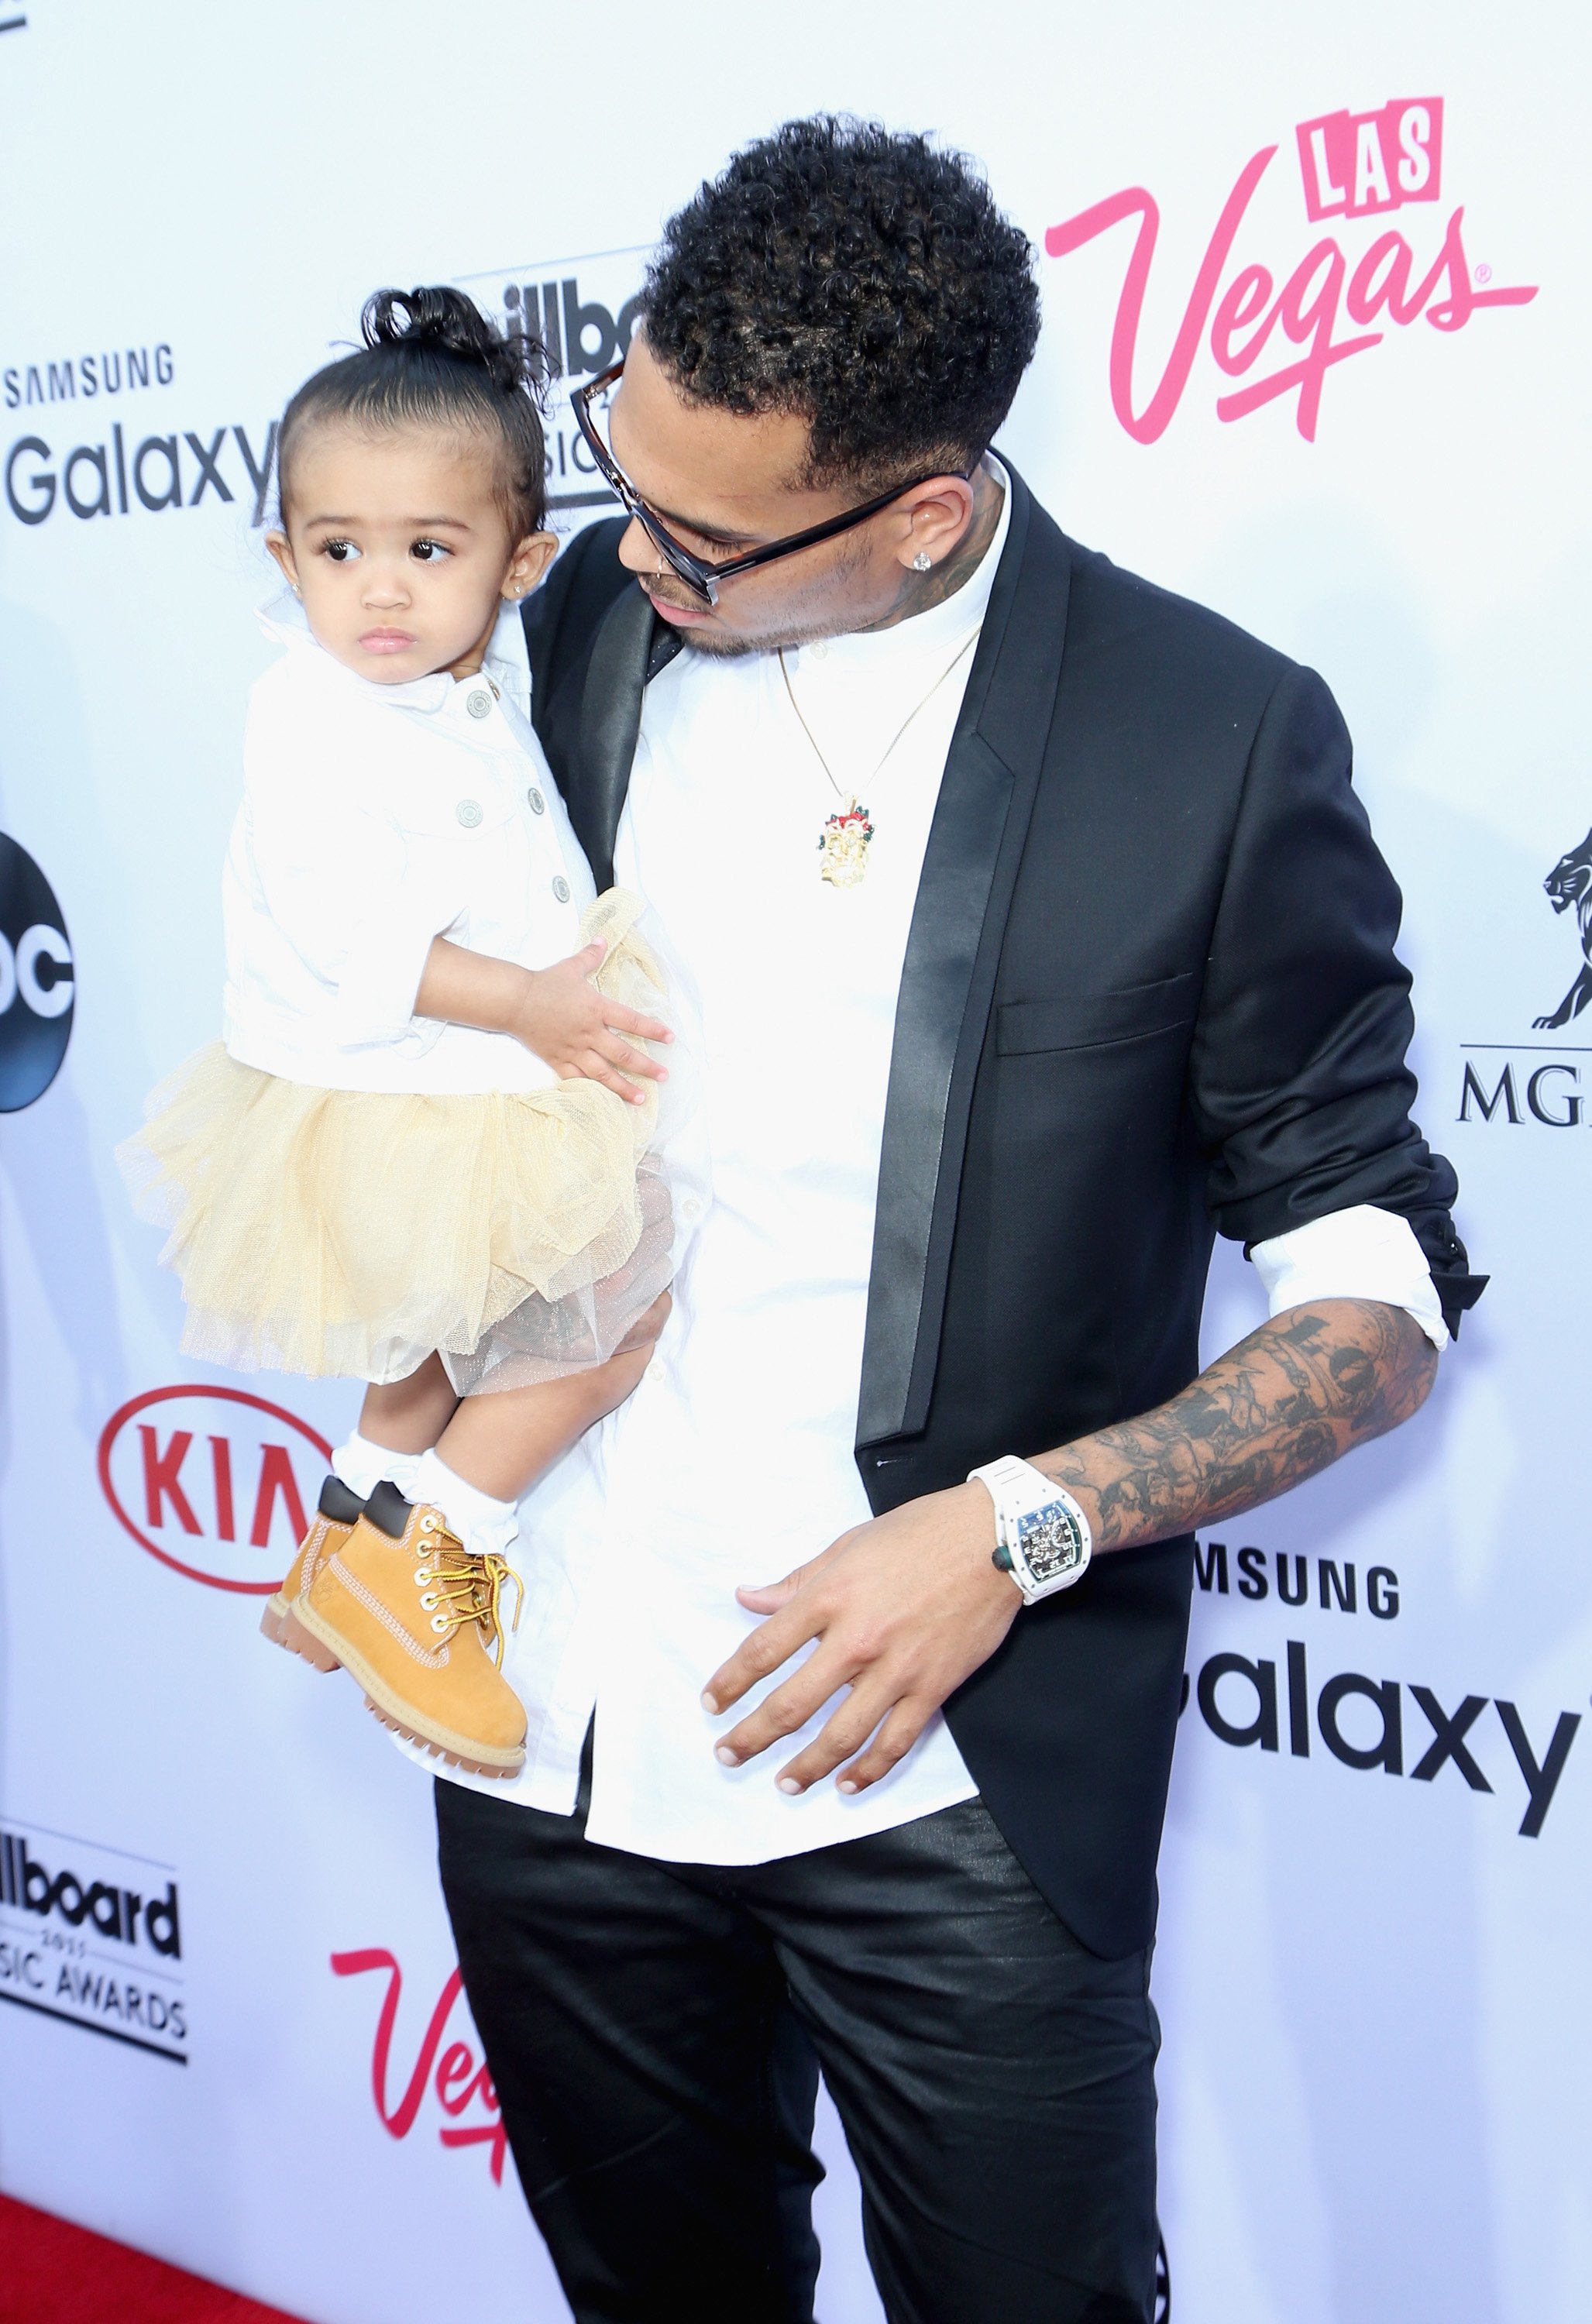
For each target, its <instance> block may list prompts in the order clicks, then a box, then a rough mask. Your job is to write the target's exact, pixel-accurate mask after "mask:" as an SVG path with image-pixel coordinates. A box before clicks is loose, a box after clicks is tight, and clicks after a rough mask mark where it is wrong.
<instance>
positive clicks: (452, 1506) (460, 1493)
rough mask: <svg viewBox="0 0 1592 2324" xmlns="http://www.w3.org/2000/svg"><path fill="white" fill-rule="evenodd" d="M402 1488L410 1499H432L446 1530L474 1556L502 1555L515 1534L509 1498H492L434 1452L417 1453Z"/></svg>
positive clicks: (517, 1524) (517, 1525) (516, 1516)
mask: <svg viewBox="0 0 1592 2324" xmlns="http://www.w3.org/2000/svg"><path fill="white" fill-rule="evenodd" d="M404 1490H405V1492H406V1493H407V1495H408V1497H409V1499H410V1500H411V1501H431V1502H434V1503H435V1504H436V1506H437V1508H439V1509H440V1510H441V1511H442V1514H443V1516H444V1517H446V1519H447V1524H448V1530H449V1532H450V1533H456V1534H457V1535H458V1536H459V1539H460V1540H461V1541H462V1542H463V1543H464V1545H465V1548H466V1549H467V1550H469V1552H470V1553H471V1554H472V1555H473V1556H474V1557H481V1556H483V1555H484V1554H486V1552H487V1551H488V1550H496V1552H497V1554H498V1555H499V1556H500V1557H502V1556H505V1555H506V1554H507V1553H508V1551H509V1550H510V1549H511V1547H512V1545H513V1543H514V1540H515V1537H516V1535H518V1534H519V1531H520V1511H519V1509H518V1508H517V1507H516V1506H515V1504H514V1503H513V1502H512V1501H497V1500H494V1499H492V1495H491V1494H490V1493H483V1491H482V1490H481V1488H480V1487H479V1486H478V1485H472V1484H468V1483H466V1481H465V1479H464V1478H463V1477H460V1476H457V1475H456V1473H455V1472H454V1471H453V1470H452V1469H450V1468H449V1467H448V1465H447V1463H446V1461H444V1460H441V1459H440V1458H439V1457H438V1456H437V1453H435V1452H422V1453H421V1455H420V1457H419V1461H418V1462H417V1463H416V1467H415V1480H414V1483H413V1484H412V1485H410V1486H406V1487H405V1488H404Z"/></svg>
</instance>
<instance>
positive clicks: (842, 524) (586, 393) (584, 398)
mask: <svg viewBox="0 0 1592 2324" xmlns="http://www.w3.org/2000/svg"><path fill="white" fill-rule="evenodd" d="M623 372H624V364H623V363H622V362H621V363H616V364H612V365H611V366H610V367H609V369H608V370H607V371H603V372H599V373H598V374H597V376H596V378H595V379H593V380H588V381H587V383H586V384H585V386H584V387H577V388H576V389H575V393H574V395H573V396H572V397H571V398H570V401H571V403H572V404H573V406H574V409H575V424H576V426H577V427H578V428H579V429H580V432H581V434H582V435H583V436H584V438H585V439H586V446H587V448H588V449H589V451H590V452H591V455H592V457H593V459H594V461H595V462H596V464H597V469H598V472H599V474H600V475H602V477H603V482H604V483H605V484H608V485H609V486H610V487H611V489H612V492H613V493H614V495H615V497H616V498H617V499H618V501H619V503H620V506H621V508H622V509H623V510H624V512H625V513H626V514H627V515H628V516H632V517H634V518H635V520H636V522H637V523H638V524H639V525H640V527H641V529H642V530H643V531H644V532H645V533H646V535H647V538H648V539H649V541H650V542H651V543H652V546H653V547H654V549H657V551H658V555H659V556H660V557H661V558H663V560H664V562H665V564H666V565H667V567H668V568H669V570H670V572H671V573H673V574H675V575H676V576H677V577H678V578H679V579H680V580H682V581H683V582H684V583H685V585H686V588H687V589H689V590H690V592H691V594H692V595H693V596H694V597H696V598H698V599H699V600H700V601H701V603H702V604H704V605H716V604H718V602H719V585H720V583H721V582H722V581H729V580H732V579H733V578H734V576H735V575H736V574H738V573H750V572H752V571H753V570H754V569H755V568H756V567H758V566H759V565H772V564H773V563H774V561H775V559H776V558H779V557H794V556H795V555H796V550H797V549H814V548H815V547H816V546H817V544H818V542H819V541H821V540H833V539H834V538H835V536H836V535H837V534H838V533H842V532H850V531H851V528H852V526H853V525H857V524H863V523H865V522H866V521H867V520H868V519H869V518H870V516H877V515H878V514H879V511H880V509H887V508H888V507H889V505H890V503H891V502H892V501H898V500H899V499H900V497H901V495H902V493H910V492H916V489H917V487H918V485H919V484H927V483H928V482H929V480H930V478H931V477H933V476H943V475H957V476H960V477H961V478H962V481H963V483H964V484H965V483H967V482H969V481H970V480H971V475H972V470H971V469H965V468H953V469H947V468H929V469H927V470H925V473H924V475H921V476H913V477H911V478H910V479H909V480H908V482H907V483H906V484H892V485H891V486H890V489H889V491H888V493H879V494H878V495H877V496H876V498H874V499H873V500H870V501H864V502H863V503H862V505H861V507H860V508H853V509H844V510H842V512H841V514H840V515H839V516H832V517H827V518H826V519H825V520H824V522H823V523H822V524H813V525H809V526H808V527H807V530H805V532H793V533H791V534H789V535H788V536H787V539H784V540H767V541H765V542H764V543H763V545H762V547H761V548H760V549H748V550H747V552H746V554H745V556H744V557H727V558H724V560H723V561H722V564H714V563H713V561H712V559H711V558H705V557H697V556H695V554H694V553H693V552H692V550H690V549H687V548H686V545H685V543H684V541H679V540H676V539H675V536H674V534H673V533H672V532H670V530H668V527H667V525H666V524H664V523H662V522H661V521H659V520H658V518H657V517H656V516H654V514H653V513H652V511H651V510H650V509H649V507H648V505H647V503H646V502H645V501H644V500H643V499H642V498H641V495H640V493H639V492H638V491H637V490H636V487H635V486H634V484H631V482H630V478H629V477H628V476H627V475H625V472H624V470H623V469H622V468H621V466H620V465H619V462H618V461H617V460H616V459H615V458H614V457H613V455H612V452H611V451H610V450H609V448H608V446H607V445H606V443H604V441H603V437H602V435H601V433H600V432H599V430H598V428H597V423H596V421H595V420H594V418H593V416H592V406H593V404H594V402H595V401H596V400H597V398H598V397H599V396H600V395H606V394H607V393H608V392H609V391H610V390H611V389H612V388H613V387H614V386H616V385H617V384H618V383H619V380H620V379H621V376H622V374H623ZM974 465H975V466H976V465H977V464H976V463H975V464H974Z"/></svg>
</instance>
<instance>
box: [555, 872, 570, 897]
mask: <svg viewBox="0 0 1592 2324" xmlns="http://www.w3.org/2000/svg"><path fill="white" fill-rule="evenodd" d="M553 893H554V894H555V896H557V899H558V901H559V902H560V903H561V904H567V903H568V901H569V882H568V881H567V880H566V878H565V876H564V874H563V872H562V871H560V872H559V874H558V877H557V879H556V880H555V881H554V882H553Z"/></svg>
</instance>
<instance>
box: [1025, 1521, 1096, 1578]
mask: <svg viewBox="0 0 1592 2324" xmlns="http://www.w3.org/2000/svg"><path fill="white" fill-rule="evenodd" d="M1017 1542H1018V1545H1019V1547H1020V1549H1021V1552H1022V1555H1023V1558H1024V1561H1025V1563H1026V1565H1027V1568H1028V1571H1029V1572H1030V1573H1031V1574H1032V1575H1033V1577H1034V1582H1035V1586H1042V1585H1043V1584H1044V1583H1045V1582H1054V1581H1055V1580H1056V1579H1057V1577H1058V1575H1061V1574H1063V1573H1071V1572H1072V1568H1073V1567H1074V1566H1075V1565H1078V1564H1080V1563H1081V1562H1082V1558H1083V1535H1082V1534H1081V1531H1080V1529H1079V1526H1078V1520H1077V1518H1076V1517H1074V1516H1073V1515H1072V1511H1071V1510H1070V1509H1069V1508H1068V1507H1067V1505H1066V1503H1065V1502H1064V1501H1047V1502H1046V1503H1045V1505H1044V1508H1039V1509H1035V1510H1033V1511H1032V1512H1031V1513H1030V1514H1029V1515H1028V1516H1027V1517H1019V1518H1018V1519H1017Z"/></svg>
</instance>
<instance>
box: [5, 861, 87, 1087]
mask: <svg viewBox="0 0 1592 2324" xmlns="http://www.w3.org/2000/svg"><path fill="white" fill-rule="evenodd" d="M75 993H76V987H75V985H74V984H73V982H72V948H71V946H70V945H69V944H68V942H67V934H66V923H65V921H64V920H63V919H62V918H61V912H60V905H59V904H58V903H57V902H56V900H55V898H54V896H53V895H52V894H51V887H50V882H49V881H48V880H46V878H45V877H44V874H43V872H42V871H40V869H39V866H38V865H37V864H36V863H35V862H34V861H33V859H32V856H31V855H30V854H29V853H28V852H27V850H26V849H25V848H23V847H19V846H18V845H17V844H16V842H15V840H14V839H8V838H7V837H6V836H5V834H4V833H3V832H0V1113H20V1112H21V1111H22V1110H23V1106H25V1105H32V1102H33V1100H34V1099H35V1098H36V1097H42V1096H43V1094H44V1093H45V1091H46V1090H47V1089H48V1088H49V1087H50V1084H51V1082H52V1081H53V1080H54V1079H55V1076H56V1074H58V1073H59V1072H60V1061H61V1059H62V1058H63V1057H64V1056H66V1053H67V1043H68V1042H69V1040H70V1038H71V1035H72V1002H73V999H74V997H75Z"/></svg>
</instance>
